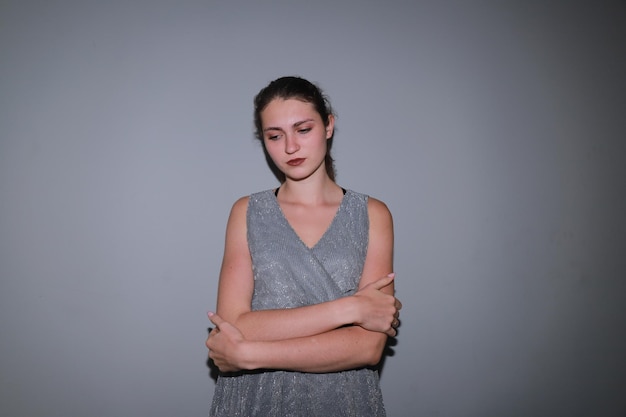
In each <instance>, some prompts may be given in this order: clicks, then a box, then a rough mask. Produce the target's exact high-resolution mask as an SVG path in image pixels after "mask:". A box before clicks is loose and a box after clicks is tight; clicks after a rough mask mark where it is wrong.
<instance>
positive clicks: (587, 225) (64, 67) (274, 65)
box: [0, 0, 626, 417]
mask: <svg viewBox="0 0 626 417" xmlns="http://www.w3.org/2000/svg"><path fill="white" fill-rule="evenodd" d="M625 45H626V4H625V3H624V2H623V1H603V2H602V1H600V2H570V1H563V2H557V1H554V2H553V1H546V2H540V1H530V2H527V1H504V2H503V1H467V2H448V1H443V2H441V1H439V2H435V1H432V2H426V1H387V2H382V1H380V2H374V1H364V2H356V1H354V2H331V1H327V0H321V1H308V2H304V1H301V2H298V1H291V2H288V1H282V2H280V1H275V2H263V1H250V2H240V1H228V2H226V1H199V0H198V1H148V0H141V1H128V2H126V1H33V0H19V1H18V0H3V1H0V278H1V283H0V285H1V287H0V414H1V415H2V416H11V417H39V416H41V417H54V416H63V417H67V416H98V417H105V416H107V417H108V416H110V417H120V416H152V417H157V416H163V417H166V416H167V417H171V416H201V415H206V414H207V412H208V408H209V404H210V401H211V397H212V393H213V387H214V381H213V380H212V379H211V378H210V376H209V370H208V368H207V366H206V358H207V351H206V348H205V346H204V340H205V337H206V328H207V327H208V326H209V322H208V320H207V319H206V312H207V311H208V310H212V309H213V308H214V306H215V298H216V289H217V279H218V272H219V268H220V262H221V256H222V251H223V241H224V229H225V225H226V219H227V216H228V212H229V209H230V206H231V204H232V203H233V202H234V201H235V199H237V198H238V197H240V196H242V195H247V194H250V193H252V192H255V191H259V190H263V189H267V188H272V187H275V186H276V180H275V178H274V177H273V176H272V174H271V172H270V171H269V169H268V168H267V165H266V163H265V161H264V158H263V155H262V151H261V148H260V146H259V145H258V143H256V142H255V141H254V140H253V137H252V127H253V126H252V98H253V96H254V95H255V94H256V93H257V92H258V90H259V89H260V88H261V87H263V86H264V85H265V84H267V83H268V82H269V81H270V80H272V79H274V78H276V77H278V76H282V75H292V74H296V75H301V76H304V77H307V78H309V79H311V80H312V81H315V82H317V83H319V85H320V86H321V87H322V88H323V89H325V90H326V92H327V93H328V95H329V96H330V98H331V100H332V102H333V105H334V106H335V108H336V110H337V113H338V116H339V117H338V122H337V123H338V132H337V135H336V139H335V144H334V155H335V159H336V163H337V167H338V182H339V183H340V184H341V185H342V186H344V187H346V188H351V189H353V190H356V191H361V192H365V193H368V194H370V195H372V196H374V197H377V198H380V199H382V200H384V201H385V202H386V203H387V204H388V206H389V207H390V209H391V211H392V213H393V214H394V221H395V228H396V251H395V268H396V272H397V292H398V296H399V297H400V299H401V300H402V301H403V303H404V308H403V310H402V316H401V318H402V326H401V328H400V333H399V336H398V338H397V343H396V344H395V346H393V355H392V356H390V357H388V358H387V359H386V361H385V364H384V368H383V371H382V388H383V392H384V395H385V399H386V405H387V409H388V414H389V416H398V417H403V416H424V417H434V416H440V417H454V416H459V417H467V416H570V417H571V416H621V417H623V416H624V415H626V399H625V398H626V360H625V352H626V317H625V316H626V314H625V305H626V304H625V302H626V261H625V258H626V257H624V256H623V255H624V254H623V252H624V247H625V245H624V243H625V240H626V222H625V220H624V215H625V213H626V203H625V193H626V183H625V181H624V178H625V173H626V172H625V171H626V170H625V169H624V167H623V165H624V163H623V159H624V154H625V152H624V151H625V150H626V146H625V145H624V141H625V139H626V122H625V120H626V117H625V111H626V77H625V75H624V74H626V46H625Z"/></svg>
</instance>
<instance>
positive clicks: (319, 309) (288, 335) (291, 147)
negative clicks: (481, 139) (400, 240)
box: [206, 77, 401, 417]
mask: <svg viewBox="0 0 626 417" xmlns="http://www.w3.org/2000/svg"><path fill="white" fill-rule="evenodd" d="M254 106H255V107H254V119H255V125H256V135H257V137H258V139H259V140H260V141H261V142H262V144H263V148H264V151H265V154H266V157H267V158H268V161H269V162H270V163H271V164H273V167H272V168H273V170H274V172H277V173H278V174H279V177H280V179H281V185H280V186H279V187H278V188H276V189H274V190H267V191H262V192H260V193H256V194H252V195H251V196H249V197H244V198H241V199H239V200H238V201H237V202H235V204H234V205H233V208H232V211H231V214H230V218H229V220H228V225H227V229H226V243H225V250H224V259H223V263H222V269H221V273H220V280H219V289H218V298H217V312H216V314H213V313H209V318H210V320H211V321H212V322H213V323H214V324H215V326H216V327H215V329H214V330H212V331H211V333H210V334H209V337H208V339H207V341H206V345H207V347H208V348H209V351H210V352H209V357H210V358H211V359H212V360H213V362H214V363H215V365H216V366H217V367H218V368H219V370H220V375H219V377H218V380H217V385H216V388H215V394H214V397H213V404H212V406H211V415H212V416H323V417H329V416H359V417H366V416H384V415H385V410H384V406H383V401H382V395H381V392H380V388H379V381H378V372H377V370H376V369H375V366H376V365H377V364H378V363H379V361H380V359H381V356H382V354H383V350H384V347H385V344H386V341H387V337H389V336H391V337H393V336H395V335H396V328H397V326H398V325H399V320H398V316H399V310H400V308H401V303H400V302H399V301H398V300H397V299H396V298H395V297H394V284H393V280H394V274H393V273H392V271H393V267H392V258H393V224H392V218H391V214H390V213H389V210H388V209H387V207H386V206H385V204H384V203H382V202H381V201H379V200H376V199H374V198H371V197H368V196H366V195H364V194H360V193H357V192H354V191H351V190H346V189H343V188H341V187H340V186H339V185H337V183H335V175H334V167H333V159H332V158H331V156H330V144H331V142H332V139H333V135H334V126H335V116H334V115H333V113H332V110H331V108H330V104H329V103H328V100H327V99H326V98H325V96H324V95H323V94H322V92H321V91H320V89H319V88H317V87H316V86H315V85H314V84H312V83H310V82H309V81H307V80H304V79H302V78H298V77H283V78H279V79H277V80H275V81H273V82H271V83H270V84H269V85H268V86H267V87H265V88H264V89H262V90H261V91H260V92H259V94H258V95H257V96H256V97H255V100H254Z"/></svg>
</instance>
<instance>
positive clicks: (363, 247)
mask: <svg viewBox="0 0 626 417" xmlns="http://www.w3.org/2000/svg"><path fill="white" fill-rule="evenodd" d="M367 198H368V197H367V196H366V195H363V194H359V193H356V192H353V191H350V190H347V191H346V193H345V195H344V197H343V200H342V202H341V204H340V206H339V209H338V210H337V213H336V214H335V217H334V219H333V221H332V223H331V224H330V226H329V228H328V229H327V230H326V232H325V233H324V235H323V236H322V238H321V239H320V240H319V242H317V243H316V244H315V246H313V247H312V248H309V247H307V246H306V245H305V244H304V242H302V240H300V238H299V237H298V235H297V234H296V232H295V231H294V230H293V229H292V227H291V226H290V225H289V223H288V222H287V219H286V218H285V216H284V215H283V212H282V210H281V209H280V206H279V205H278V201H277V200H276V196H275V195H274V193H273V192H272V190H267V191H263V192H260V193H256V194H253V195H251V196H250V200H249V203H248V212H247V228H248V246H249V248H250V254H251V256H252V269H253V273H254V295H253V297H252V309H253V310H264V309H277V308H294V307H301V306H306V305H310V304H317V303H321V302H324V301H329V300H334V299H337V298H340V297H343V296H347V295H351V294H353V293H354V292H355V291H356V290H357V288H358V284H359V279H360V277H361V273H362V271H363V264H364V262H365V255H366V253H367V244H368V231H369V219H368V215H367ZM210 415H211V416H215V417H218V416H219V417H222V416H243V417H252V416H263V417H266V416H277V417H278V416H280V417H288V416H294V417H295V416H297V417H305V416H320V417H334V416H354V417H368V416H385V409H384V407H383V401H382V394H381V391H380V387H379V380H378V372H377V371H376V370H374V369H369V368H362V369H355V370H349V371H342V372H332V373H323V374H315V373H303V372H290V371H273V370H263V371H255V372H243V373H237V374H232V375H231V374H225V375H220V376H219V377H218V380H217V385H216V387H215V393H214V396H213V404H212V405H211V414H210Z"/></svg>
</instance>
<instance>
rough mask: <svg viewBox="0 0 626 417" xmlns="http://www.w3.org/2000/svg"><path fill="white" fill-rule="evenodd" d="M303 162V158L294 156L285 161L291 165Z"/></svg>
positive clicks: (294, 165)
mask: <svg viewBox="0 0 626 417" xmlns="http://www.w3.org/2000/svg"><path fill="white" fill-rule="evenodd" d="M303 162H304V158H294V159H290V160H289V161H287V165H291V166H292V167H296V166H298V165H300V164H301V163H303Z"/></svg>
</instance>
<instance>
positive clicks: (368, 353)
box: [363, 334, 387, 366]
mask: <svg viewBox="0 0 626 417" xmlns="http://www.w3.org/2000/svg"><path fill="white" fill-rule="evenodd" d="M386 344H387V336H386V335H384V334H382V335H380V334H379V335H376V337H375V338H374V337H372V341H371V344H368V345H369V346H368V347H367V349H364V350H363V352H364V354H365V357H364V358H363V360H364V362H365V364H366V365H367V366H376V365H378V364H379V363H380V360H381V359H382V357H383V353H384V351H385V345H386Z"/></svg>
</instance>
